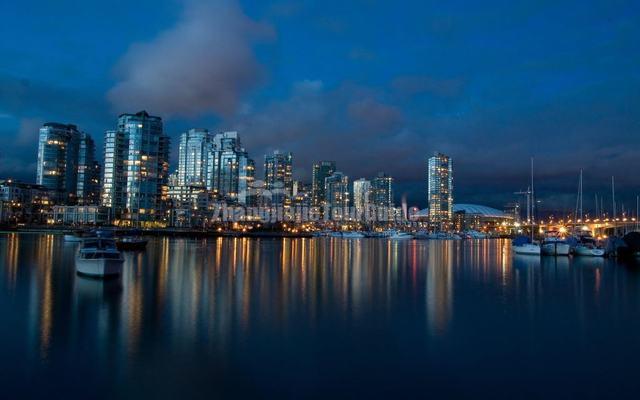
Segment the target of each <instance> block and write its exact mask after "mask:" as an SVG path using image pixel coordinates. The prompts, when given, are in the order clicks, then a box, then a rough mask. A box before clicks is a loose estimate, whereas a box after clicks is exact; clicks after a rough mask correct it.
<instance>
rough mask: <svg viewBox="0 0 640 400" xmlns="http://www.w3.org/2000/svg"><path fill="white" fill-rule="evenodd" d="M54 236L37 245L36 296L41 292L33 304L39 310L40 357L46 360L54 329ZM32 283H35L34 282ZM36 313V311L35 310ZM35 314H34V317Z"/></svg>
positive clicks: (42, 238)
mask: <svg viewBox="0 0 640 400" xmlns="http://www.w3.org/2000/svg"><path fill="white" fill-rule="evenodd" d="M53 239H54V237H53V235H42V236H39V237H38V240H37V244H36V248H37V250H36V268H37V271H36V272H37V281H38V283H37V285H38V286H39V287H37V288H33V290H34V293H33V294H35V295H37V294H38V292H40V294H41V296H40V299H39V302H38V303H37V304H36V303H35V302H32V303H31V305H32V307H38V308H39V312H38V314H39V317H38V325H39V327H40V330H39V338H40V339H39V343H40V357H41V358H42V359H46V358H47V357H48V354H49V348H50V344H51V340H52V337H51V332H52V329H53V281H52V272H53V271H52V264H53ZM32 282H34V281H33V280H32ZM34 311H35V310H34ZM34 314H35V312H34V313H33V314H32V315H34Z"/></svg>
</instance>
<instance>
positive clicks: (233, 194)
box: [206, 131, 255, 205]
mask: <svg viewBox="0 0 640 400" xmlns="http://www.w3.org/2000/svg"><path fill="white" fill-rule="evenodd" d="M208 157H209V158H208V160H207V185H206V186H207V189H209V190H212V191H214V192H215V193H217V194H218V195H220V196H221V197H222V198H223V199H225V200H226V201H228V202H231V203H236V202H237V203H239V204H243V205H249V203H250V199H251V197H252V196H251V193H250V191H251V185H252V184H253V181H254V179H255V163H254V161H253V160H252V159H251V158H249V154H248V153H247V151H246V150H245V149H244V148H243V147H242V143H241V142H240V136H239V135H238V132H235V131H234V132H222V133H218V134H216V135H215V136H214V138H213V147H211V151H210V152H209V156H208Z"/></svg>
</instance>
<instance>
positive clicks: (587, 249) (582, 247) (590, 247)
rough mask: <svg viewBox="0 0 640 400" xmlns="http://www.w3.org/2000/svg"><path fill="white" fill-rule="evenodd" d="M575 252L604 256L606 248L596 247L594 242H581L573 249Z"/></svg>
mask: <svg viewBox="0 0 640 400" xmlns="http://www.w3.org/2000/svg"><path fill="white" fill-rule="evenodd" d="M573 254H575V255H576V256H587V257H604V249H601V248H599V247H596V246H595V245H594V244H592V243H579V244H577V245H576V247H575V249H574V250H573Z"/></svg>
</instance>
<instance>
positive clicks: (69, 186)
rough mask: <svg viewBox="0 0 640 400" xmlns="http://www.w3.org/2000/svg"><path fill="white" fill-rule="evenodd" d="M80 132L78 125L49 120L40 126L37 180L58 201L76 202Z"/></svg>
mask: <svg viewBox="0 0 640 400" xmlns="http://www.w3.org/2000/svg"><path fill="white" fill-rule="evenodd" d="M79 141H80V132H79V131H78V128H77V127H76V126H75V125H71V124H60V123H57V122H47V123H46V124H44V125H43V126H42V128H40V136H39V140H38V163H37V176H36V183H37V184H38V185H42V186H44V187H46V188H47V189H49V190H50V191H51V194H52V200H53V201H54V202H56V203H71V204H73V203H75V201H76V189H77V183H78V170H77V168H78V145H79Z"/></svg>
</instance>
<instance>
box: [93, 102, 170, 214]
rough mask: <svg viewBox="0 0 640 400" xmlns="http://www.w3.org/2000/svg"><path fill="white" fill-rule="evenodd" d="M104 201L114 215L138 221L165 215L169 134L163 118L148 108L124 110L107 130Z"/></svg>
mask: <svg viewBox="0 0 640 400" xmlns="http://www.w3.org/2000/svg"><path fill="white" fill-rule="evenodd" d="M104 160H105V163H104V174H103V189H102V205H104V206H106V207H108V208H110V209H111V216H112V218H116V219H123V220H126V221H129V222H130V223H131V224H133V225H136V224H138V223H139V222H149V221H159V220H160V219H161V218H163V217H164V202H165V201H166V200H167V190H168V187H167V180H168V169H169V137H168V136H167V135H165V134H164V131H163V125H162V119H161V118H160V117H155V116H150V115H149V114H147V112H146V111H140V112H138V113H136V114H122V115H120V117H119V118H118V128H117V130H115V131H107V132H106V133H105V149H104Z"/></svg>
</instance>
